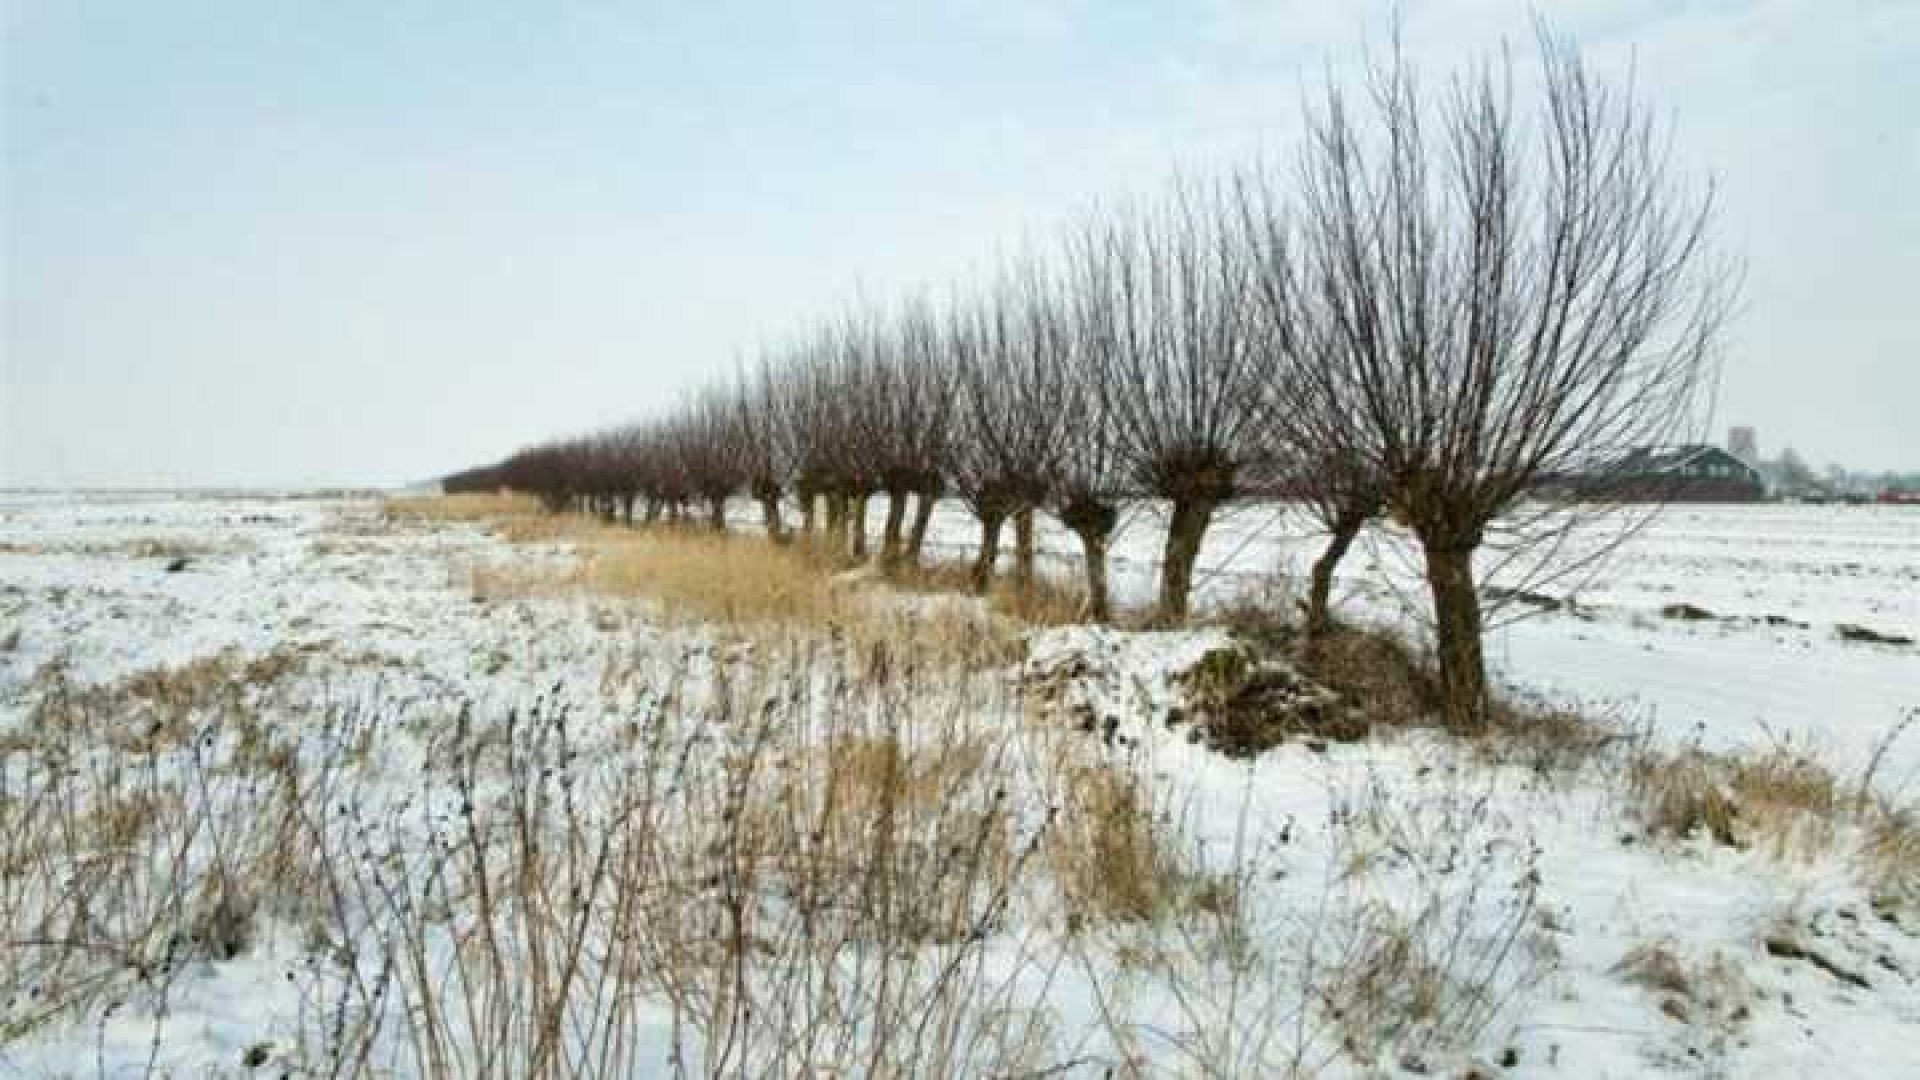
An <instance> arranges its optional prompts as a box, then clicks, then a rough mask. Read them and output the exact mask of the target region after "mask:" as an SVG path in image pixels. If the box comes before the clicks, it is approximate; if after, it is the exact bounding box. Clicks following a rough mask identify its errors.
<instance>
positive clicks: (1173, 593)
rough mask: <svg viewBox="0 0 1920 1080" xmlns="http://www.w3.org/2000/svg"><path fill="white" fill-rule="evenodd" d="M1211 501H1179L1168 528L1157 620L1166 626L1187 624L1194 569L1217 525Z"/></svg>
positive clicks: (1177, 500)
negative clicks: (1203, 544)
mask: <svg viewBox="0 0 1920 1080" xmlns="http://www.w3.org/2000/svg"><path fill="white" fill-rule="evenodd" d="M1216 505H1218V504H1217V503H1216V502H1215V501H1214V500H1213V499H1208V498H1183V499H1175V500H1174V503H1173V520H1172V522H1170V523H1169V524H1168V526H1167V546H1166V550H1165V552H1164V553H1163V555H1162V558H1161V560H1160V606H1159V610H1158V613H1157V617H1158V619H1159V621H1160V622H1161V623H1164V624H1166V625H1169V626H1171V625H1177V624H1179V623H1182V622H1185V621H1186V618H1187V611H1188V604H1189V602H1190V601H1191V599H1192V593H1193V566H1194V563H1195V562H1197V561H1199V558H1200V543H1201V541H1203V540H1205V539H1206V537H1207V527H1208V526H1209V525H1211V524H1212V523H1213V511H1214V507H1215V506H1216Z"/></svg>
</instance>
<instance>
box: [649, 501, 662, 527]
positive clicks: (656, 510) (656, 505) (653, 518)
mask: <svg viewBox="0 0 1920 1080" xmlns="http://www.w3.org/2000/svg"><path fill="white" fill-rule="evenodd" d="M659 520H660V500H659V499H654V498H649V499H647V524H649V525H652V524H654V523H655V522H657V521H659Z"/></svg>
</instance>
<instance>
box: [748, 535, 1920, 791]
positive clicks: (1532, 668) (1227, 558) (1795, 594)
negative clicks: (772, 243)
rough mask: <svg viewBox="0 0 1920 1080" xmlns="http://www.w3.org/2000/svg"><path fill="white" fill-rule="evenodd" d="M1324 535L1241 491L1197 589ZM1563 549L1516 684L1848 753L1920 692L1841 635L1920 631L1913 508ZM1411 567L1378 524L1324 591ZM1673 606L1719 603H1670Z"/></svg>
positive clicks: (1697, 732)
mask: <svg viewBox="0 0 1920 1080" xmlns="http://www.w3.org/2000/svg"><path fill="white" fill-rule="evenodd" d="M875 513H876V515H877V511H876V512H875ZM743 521H744V514H743ZM935 522H936V525H935V529H934V535H935V536H936V537H938V538H939V539H940V540H941V541H942V542H943V543H945V544H947V545H948V548H949V550H952V551H956V552H962V551H971V550H972V546H973V545H972V538H973V534H974V529H975V527H974V526H973V525H972V524H971V522H970V519H968V517H967V516H966V513H965V511H964V509H962V508H961V507H959V506H957V505H954V506H943V507H942V513H941V514H939V515H938V516H937V517H936V518H935ZM1592 531H1593V532H1594V534H1595V535H1596V536H1599V537H1607V536H1611V535H1612V534H1610V533H1609V532H1607V530H1606V529H1604V528H1596V529H1594V530H1592ZM1161 535H1162V521H1161V520H1160V516H1159V515H1156V514H1154V513H1153V512H1152V511H1151V509H1150V508H1138V509H1136V510H1135V511H1134V512H1133V513H1132V514H1130V515H1129V517H1128V519H1127V524H1126V526H1125V531H1124V532H1123V534H1122V535H1121V537H1120V538H1119V540H1118V541H1117V542H1116V544H1115V554H1114V556H1113V559H1112V562H1113V567H1114V575H1115V594H1116V596H1119V597H1123V598H1130V599H1131V600H1132V602H1134V603H1135V604H1136V605H1139V606H1142V607H1144V606H1146V605H1148V604H1149V603H1150V602H1151V599H1152V596H1153V588H1154V580H1155V579H1154V576H1153V575H1154V574H1155V573H1156V572H1157V566H1158V564H1157V561H1156V560H1157V557H1158V545H1159V543H1160V537H1161ZM1040 536H1041V543H1042V546H1043V548H1044V549H1046V550H1047V551H1049V552H1050V553H1052V554H1053V555H1054V557H1055V561H1056V564H1057V566H1058V569H1059V572H1060V573H1062V574H1071V573H1073V572H1075V569H1076V567H1077V563H1075V562H1074V561H1073V560H1075V559H1076V558H1077V554H1076V552H1077V547H1076V542H1075V541H1074V539H1073V538H1072V537H1071V536H1070V535H1067V534H1066V533H1064V532H1063V531H1061V530H1060V529H1058V528H1057V527H1048V526H1047V525H1046V524H1044V523H1043V525H1042V527H1041V530H1040ZM1320 544H1321V540H1320V538H1319V537H1318V536H1316V535H1315V533H1314V526H1313V524H1312V523H1311V522H1310V521H1308V520H1307V519H1306V518H1305V517H1304V515H1301V514H1299V513H1289V512H1287V511H1286V510H1284V509H1278V508H1275V507H1274V506H1272V505H1270V504H1255V505H1252V506H1247V507H1241V508H1236V509H1234V510H1232V511H1230V512H1228V513H1227V514H1226V515H1225V516H1224V518H1223V519H1222V520H1221V521H1220V522H1219V524H1217V525H1216V527H1215V528H1214V530H1213V532H1212V533H1211V534H1210V537H1209V539H1208V542H1207V544H1206V547H1205V549H1204V550H1203V551H1202V554H1201V558H1200V568H1199V572H1198V573H1197V574H1196V578H1197V580H1198V582H1199V584H1198V589H1199V591H1200V593H1201V597H1202V600H1201V601H1200V603H1201V604H1202V606H1204V604H1205V602H1207V601H1208V600H1211V601H1212V602H1214V603H1220V602H1225V601H1228V600H1230V599H1231V598H1232V597H1233V596H1234V595H1235V594H1236V593H1239V592H1242V591H1246V590H1250V589H1251V590H1260V589H1266V588H1269V587H1272V586H1273V585H1275V584H1276V583H1277V584H1278V585H1279V586H1280V587H1282V588H1283V589H1284V588H1286V587H1288V586H1292V587H1295V588H1298V587H1299V585H1300V583H1302V582H1304V581H1305V580H1306V577H1307V573H1308V569H1309V567H1310V566H1311V564H1312V561H1313V559H1314V558H1315V557H1316V556H1317V555H1318V554H1319V547H1320ZM1560 562H1564V563H1568V564H1572V567H1573V569H1570V570H1568V571H1566V572H1564V573H1558V574H1553V573H1549V574H1548V575H1547V577H1548V579H1547V580H1546V581H1545V582H1544V583H1540V584H1537V585H1535V589H1536V590H1537V591H1539V592H1541V593H1543V594H1545V595H1547V596H1550V597H1553V598H1555V599H1558V600H1563V601H1565V600H1569V599H1570V600H1571V601H1572V603H1571V604H1569V605H1567V606H1564V607H1561V608H1560V609H1559V610H1542V609H1541V608H1540V607H1539V606H1536V605H1529V604H1526V603H1523V602H1514V603H1509V604H1508V605H1507V606H1506V607H1504V608H1502V609H1500V610H1497V611H1496V612H1495V613H1494V614H1493V616H1492V622H1493V624H1494V625H1495V629H1494V630H1493V633H1492V636H1491V640H1490V641H1489V642H1488V649H1487V652H1488V657H1489V659H1490V661H1491V662H1493V663H1494V664H1495V665H1496V666H1497V667H1498V668H1499V671H1500V674H1501V675H1502V676H1503V677H1504V678H1505V679H1506V681H1507V682H1509V683H1510V684H1511V685H1512V686H1514V687H1516V688H1520V689H1522V690H1525V691H1527V692H1530V693H1533V694H1538V695H1545V696H1547V697H1550V698H1552V699H1554V700H1556V701H1563V702H1568V703H1573V704H1577V705H1579V706H1580V707H1581V708H1583V709H1585V710H1588V711H1593V712H1599V713H1605V714H1608V715H1614V716H1620V717H1623V718H1629V719H1632V720H1634V721H1636V722H1643V723H1646V724H1648V725H1650V726H1652V727H1654V728H1655V729H1657V730H1659V731H1661V732H1663V733H1666V734H1668V735H1671V736H1673V737H1676V738H1686V739H1692V738H1698V739H1699V740H1700V741H1701V742H1702V743H1703V744H1704V745H1707V746H1709V747H1714V748H1726V747H1737V746H1748V745H1753V744H1756V743H1770V742H1773V741H1776V740H1779V739H1798V740H1802V741H1807V740H1811V741H1812V743H1813V745H1815V746H1817V747H1819V748H1820V749H1821V750H1822V752H1823V753H1824V754H1826V755H1828V756H1830V757H1832V758H1834V759H1836V760H1838V761H1843V762H1845V763H1847V764H1849V765H1857V764H1861V763H1863V762H1865V761H1866V760H1867V758H1868V757H1870V755H1871V754H1872V753H1873V751H1874V750H1875V749H1876V748H1877V747H1878V745H1879V743H1880V742H1881V740H1882V739H1883V738H1884V737H1885V736H1886V735H1887V733H1888V732H1889V731H1890V730H1891V729H1893V728H1894V727H1895V726H1896V725H1898V724H1899V723H1900V722H1901V720H1902V719H1903V717H1905V716H1907V715H1908V714H1910V713H1912V712H1914V711H1915V710H1917V709H1920V647H1915V646H1912V645H1908V646H1889V645H1880V644H1873V643H1869V642H1861V641H1849V640H1846V639H1844V638H1843V637H1842V635H1841V633H1840V627H1842V626H1855V627H1862V628H1865V629H1868V630H1871V631H1875V632H1878V633H1880V634H1885V635H1892V636H1897V637H1905V638H1908V639H1911V640H1913V641H1920V510H1917V509H1915V508H1912V507H1878V506H1865V507H1845V506H1771V505H1766V506H1676V507H1670V508H1668V509H1666V510H1665V511H1663V512H1662V513H1661V514H1659V515H1658V516H1656V517H1654V518H1653V520H1652V521H1651V522H1650V523H1648V524H1646V525H1644V526H1643V527H1641V528H1639V529H1638V530H1637V531H1636V532H1635V533H1634V534H1633V535H1632V536H1631V538H1630V539H1628V540H1627V541H1626V542H1625V543H1624V545H1623V546H1621V547H1620V548H1619V549H1618V550H1616V551H1613V552H1612V553H1611V554H1609V555H1608V556H1607V557H1606V558H1604V559H1602V560H1600V561H1599V562H1598V563H1597V564H1595V565H1593V566H1592V567H1591V568H1589V567H1588V566H1587V565H1586V564H1585V563H1584V562H1582V561H1578V560H1575V559H1573V558H1571V557H1568V558H1563V559H1561V560H1560ZM1548 569H1549V571H1552V569H1553V566H1552V565H1550V566H1549V568H1548ZM1418 574H1419V570H1418V565H1417V563H1416V562H1415V561H1414V557H1413V556H1412V555H1410V553H1409V552H1408V551H1407V549H1406V546H1405V544H1404V543H1403V542H1401V541H1400V539H1399V538H1396V537H1394V536H1391V535H1389V534H1386V533H1384V532H1380V531H1375V532H1373V533H1370V534H1368V535H1367V536H1366V537H1365V538H1364V539H1363V541H1362V543H1361V544H1359V545H1356V547H1355V550H1354V552H1353V553H1352V554H1351V555H1350V556H1349V558H1348V559H1347V561H1346V563H1345V564H1344V566H1343V568H1342V573H1341V575H1340V585H1339V587H1338V592H1337V594H1336V602H1337V603H1338V604H1340V605H1341V607H1342V609H1343V611H1344V612H1345V613H1346V614H1347V615H1349V616H1350V617H1360V618H1364V619H1370V620H1373V621H1378V622H1382V623H1386V624H1391V625H1399V626H1417V625H1418V623H1419V621H1420V619H1421V617H1422V616H1423V615H1424V606H1423V605H1424V604H1425V596H1424V593H1423V592H1422V591H1421V590H1422V586H1421V585H1420V584H1419V578H1418ZM1276 579H1277V582H1276ZM1495 580H1496V582H1497V581H1498V580H1499V579H1498V578H1497V577H1496V579H1495ZM1675 604H1690V605H1693V606H1694V607H1698V608H1700V609H1702V610H1704V611H1705V612H1708V613H1710V614H1712V615H1713V616H1715V618H1712V619H1707V620H1684V619H1674V618H1668V617H1665V616H1663V615H1662V611H1663V609H1665V608H1667V607H1668V606H1670V605H1675ZM1892 757H1893V759H1894V765H1893V767H1892V768H1891V769H1890V771H1891V772H1892V773H1893V774H1895V775H1898V776H1900V777H1902V778H1913V782H1914V783H1915V785H1916V786H1920V775H1916V774H1920V738H1914V739H1910V740H1906V741H1905V742H1904V743H1896V744H1895V746H1894V747H1893V750H1892Z"/></svg>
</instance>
